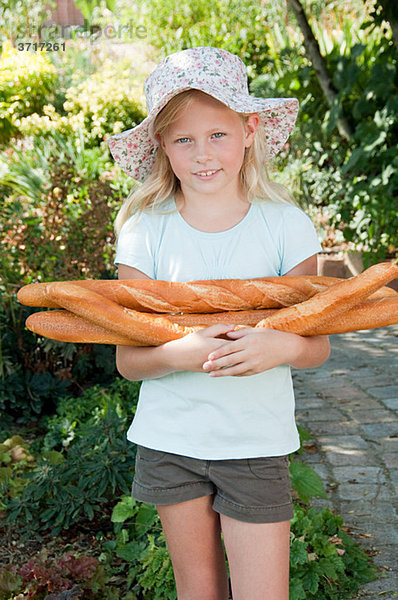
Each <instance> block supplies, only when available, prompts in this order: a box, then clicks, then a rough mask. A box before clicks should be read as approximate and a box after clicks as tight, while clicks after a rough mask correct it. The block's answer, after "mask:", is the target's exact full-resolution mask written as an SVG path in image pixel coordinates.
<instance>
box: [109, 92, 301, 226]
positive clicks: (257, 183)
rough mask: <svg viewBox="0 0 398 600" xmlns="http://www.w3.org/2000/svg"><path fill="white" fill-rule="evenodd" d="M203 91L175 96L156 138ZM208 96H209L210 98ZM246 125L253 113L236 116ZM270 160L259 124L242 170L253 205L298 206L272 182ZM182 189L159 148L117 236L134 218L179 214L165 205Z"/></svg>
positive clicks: (123, 215) (160, 117) (128, 205)
mask: <svg viewBox="0 0 398 600" xmlns="http://www.w3.org/2000/svg"><path fill="white" fill-rule="evenodd" d="M204 93H205V92H202V91H200V90H195V89H190V90H186V91H184V92H181V93H180V94H177V95H176V96H174V97H173V98H172V99H171V100H170V101H169V102H168V103H167V104H166V106H165V107H164V108H163V109H162V110H161V111H160V112H159V114H158V115H157V117H156V119H155V121H154V124H153V135H154V136H156V135H164V134H165V132H166V131H167V129H168V127H170V125H172V124H173V123H174V122H175V121H177V119H178V118H179V117H180V116H181V113H182V111H184V110H187V109H188V108H189V107H190V105H191V104H192V102H193V100H194V99H195V98H196V97H197V95H198V94H204ZM206 95H207V94H206ZM236 114H237V115H239V116H240V117H241V119H242V121H243V122H244V123H246V121H247V118H248V117H249V115H250V114H253V113H236ZM266 156H267V141H266V135H265V128H264V126H263V124H262V123H261V121H260V123H259V126H258V127H257V130H256V134H255V137H254V141H253V143H252V144H251V146H249V148H246V150H245V156H244V159H243V163H242V167H241V170H240V181H241V184H242V186H243V189H244V190H245V192H246V194H247V199H248V201H249V202H254V201H256V202H264V201H269V200H271V201H273V202H288V203H290V204H294V200H293V199H292V197H291V196H290V193H289V191H288V190H287V188H286V187H285V186H283V185H281V184H279V183H276V182H274V181H271V180H270V178H269V175H268V169H267V165H266V162H265V158H264V157H266ZM179 189H180V183H179V180H178V179H177V177H176V176H175V175H174V172H173V170H172V168H171V165H170V161H169V159H168V157H167V155H166V153H165V152H164V150H163V148H162V147H161V146H160V145H159V146H158V148H157V152H156V155H155V162H154V166H153V169H152V173H151V174H150V175H149V176H148V177H147V179H145V181H144V182H143V183H142V184H141V185H140V186H139V187H138V188H134V189H133V190H132V191H131V192H130V194H129V195H128V196H127V198H126V200H125V201H124V203H123V205H122V207H121V209H120V210H119V212H118V214H117V217H116V220H115V232H116V235H119V233H120V230H121V228H122V227H123V225H124V223H125V222H126V221H127V219H129V217H131V216H132V215H133V214H135V213H138V216H139V215H140V214H141V213H142V212H144V211H148V210H151V211H152V212H155V213H156V214H170V212H175V210H173V211H170V210H167V211H162V210H160V207H161V205H162V204H163V203H164V202H165V201H167V200H168V199H169V198H170V197H172V196H173V195H175V193H176V192H177V191H178V190H179Z"/></svg>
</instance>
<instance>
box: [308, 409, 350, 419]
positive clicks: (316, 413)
mask: <svg viewBox="0 0 398 600" xmlns="http://www.w3.org/2000/svg"><path fill="white" fill-rule="evenodd" d="M326 411H327V418H328V419H329V421H339V422H340V421H342V420H344V415H343V414H342V413H341V412H340V411H338V410H336V409H335V408H328V409H326V410H325V408H307V409H305V410H302V411H300V415H297V416H300V419H301V420H302V419H306V420H307V421H324V420H325V416H326V414H325V412H326Z"/></svg>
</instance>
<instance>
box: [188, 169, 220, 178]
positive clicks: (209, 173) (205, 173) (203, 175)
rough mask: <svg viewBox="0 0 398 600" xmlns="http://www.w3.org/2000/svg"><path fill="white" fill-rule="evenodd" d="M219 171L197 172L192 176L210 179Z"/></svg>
mask: <svg viewBox="0 0 398 600" xmlns="http://www.w3.org/2000/svg"><path fill="white" fill-rule="evenodd" d="M219 170H220V169H212V170H210V169H209V170H208V171H198V172H197V173H194V175H198V176H199V177H211V175H214V174H215V173H218V171H219Z"/></svg>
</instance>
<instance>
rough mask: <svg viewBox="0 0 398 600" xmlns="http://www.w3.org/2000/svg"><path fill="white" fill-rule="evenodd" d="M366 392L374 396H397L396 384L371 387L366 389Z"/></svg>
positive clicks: (397, 388) (397, 387) (397, 386)
mask: <svg viewBox="0 0 398 600" xmlns="http://www.w3.org/2000/svg"><path fill="white" fill-rule="evenodd" d="M368 393H369V394H370V395H371V396H374V397H375V398H394V397H395V396H398V385H388V386H384V387H371V388H369V389H368Z"/></svg>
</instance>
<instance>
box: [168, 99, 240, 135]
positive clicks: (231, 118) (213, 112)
mask: <svg viewBox="0 0 398 600" xmlns="http://www.w3.org/2000/svg"><path fill="white" fill-rule="evenodd" d="M193 113H196V114H200V119H196V118H195V119H193V118H192V115H193ZM209 122H214V123H224V124H231V125H232V124H237V123H240V122H241V118H240V117H239V115H238V114H237V113H236V112H235V111H233V110H232V109H231V108H229V107H228V106H226V105H225V104H223V103H222V102H220V101H219V100H217V99H216V98H213V97H212V96H209V95H208V94H205V93H203V92H199V91H198V93H197V94H195V95H194V96H193V97H192V98H191V99H190V101H189V103H188V104H187V106H185V108H184V109H183V110H182V111H181V113H180V114H179V115H178V117H177V118H176V119H175V121H174V122H173V123H172V124H171V125H170V129H176V128H177V127H180V126H181V125H190V126H200V125H205V124H207V123H209Z"/></svg>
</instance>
